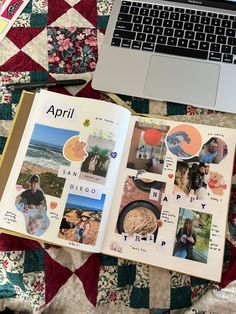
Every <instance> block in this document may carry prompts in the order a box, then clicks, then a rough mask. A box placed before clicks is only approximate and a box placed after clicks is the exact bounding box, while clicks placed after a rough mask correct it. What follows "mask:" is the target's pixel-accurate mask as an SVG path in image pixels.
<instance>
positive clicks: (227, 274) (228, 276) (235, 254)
mask: <svg viewBox="0 0 236 314" xmlns="http://www.w3.org/2000/svg"><path fill="white" fill-rule="evenodd" d="M230 246H231V247H230V263H229V265H228V267H227V269H226V270H225V271H224V272H223V274H222V278H221V283H220V285H219V286H220V288H225V287H226V286H227V285H228V284H229V283H231V282H232V281H233V280H235V279H236V248H235V247H234V245H232V244H230Z"/></svg>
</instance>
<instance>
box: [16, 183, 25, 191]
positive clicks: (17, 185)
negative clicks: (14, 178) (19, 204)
mask: <svg viewBox="0 0 236 314" xmlns="http://www.w3.org/2000/svg"><path fill="white" fill-rule="evenodd" d="M22 189H23V186H22V185H21V184H16V190H17V192H20V191H21V190H22Z"/></svg>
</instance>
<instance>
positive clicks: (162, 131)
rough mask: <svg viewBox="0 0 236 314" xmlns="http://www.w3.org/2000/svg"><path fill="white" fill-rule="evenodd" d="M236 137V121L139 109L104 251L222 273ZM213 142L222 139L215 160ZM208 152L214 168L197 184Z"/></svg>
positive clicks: (197, 272)
mask: <svg viewBox="0 0 236 314" xmlns="http://www.w3.org/2000/svg"><path fill="white" fill-rule="evenodd" d="M235 138H236V136H235V130H234V129H223V128H218V127H208V126H203V125H201V126H200V125H195V126H194V125H191V124H188V123H178V122H174V121H169V120H155V119H147V118H141V117H140V118H138V117H132V118H131V124H130V129H129V138H128V139H127V143H126V147H127V149H126V151H125V155H124V156H123V159H122V160H123V163H122V165H121V169H120V176H119V182H118V184H117V188H116V191H115V193H114V196H115V197H114V200H113V203H112V208H113V211H112V212H111V214H110V219H109V224H108V228H107V232H106V236H105V242H104V246H103V252H104V253H105V254H109V255H114V256H117V257H122V258H127V259H130V260H134V261H138V262H142V263H146V264H151V265H156V266H159V267H163V268H167V269H171V270H174V271H178V272H183V273H187V274H190V275H194V276H197V277H202V278H207V279H210V280H216V281H219V280H220V278H221V270H222V262H223V251H224V243H225V227H226V221H227V211H228V201H229V196H230V190H231V176H232V167H233V160H234V153H235ZM209 143H214V144H215V145H216V143H217V146H218V147H217V153H214V154H213V155H214V159H213V158H211V159H212V160H211V161H210V157H211V156H209V153H208V154H206V149H207V148H206V147H207V146H209ZM203 153H205V155H204V154H203ZM203 155H204V156H205V157H204V158H205V160H204V158H203V157H202V156H203ZM213 155H212V156H213ZM201 160H204V162H205V165H204V167H201V169H202V168H204V172H207V170H206V169H208V170H209V173H208V178H206V176H204V180H205V182H206V183H205V184H204V182H203V181H202V187H201V188H197V186H196V182H197V179H196V178H198V176H197V175H196V174H194V173H193V169H194V167H197V168H198V170H199V171H200V166H201V164H200V161H201ZM226 169H227V171H226ZM199 171H198V172H199ZM205 175H206V174H205ZM194 184H195V185H194ZM203 185H204V187H203ZM181 228H182V229H181ZM178 232H180V233H179V235H181V237H179V236H178ZM185 233H186V234H187V236H188V239H187V240H186V234H185ZM177 238H178V239H179V240H178V241H177ZM184 241H185V242H184ZM177 242H178V243H177ZM191 243H192V245H191ZM181 254H182V255H181ZM180 255H181V256H182V257H180Z"/></svg>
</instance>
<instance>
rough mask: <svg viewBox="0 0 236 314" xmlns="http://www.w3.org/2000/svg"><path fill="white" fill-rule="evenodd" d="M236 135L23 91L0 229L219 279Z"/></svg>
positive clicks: (2, 188)
mask: <svg viewBox="0 0 236 314" xmlns="http://www.w3.org/2000/svg"><path fill="white" fill-rule="evenodd" d="M235 133H236V131H235V130H234V129H230V128H220V127H213V126H206V125H198V124H190V123H182V122H177V121H171V120H169V119H156V118H152V117H146V116H138V115H137V116H136V115H131V113H130V112H129V110H127V109H126V108H123V107H121V106H118V105H116V104H113V103H110V102H106V101H101V100H94V99H86V98H79V97H73V96H66V95H61V94H56V93H53V92H49V91H45V90H42V91H41V92H40V93H36V95H35V96H34V95H32V94H30V93H27V92H24V93H23V95H22V97H21V101H20V104H19V106H18V112H17V115H16V118H15V123H14V127H13V129H12V133H11V136H9V139H8V142H7V145H6V149H5V152H4V154H3V158H2V162H1V165H0V173H1V182H0V198H1V201H0V227H1V228H2V230H3V231H5V232H14V233H15V234H18V235H19V236H28V237H31V238H35V239H37V240H41V241H45V242H50V243H54V244H56V245H60V246H68V247H71V248H75V249H80V250H85V251H89V252H102V253H105V254H108V255H113V256H117V257H122V258H126V259H130V260H135V261H138V262H142V263H146V264H150V265H155V266H159V267H164V268H167V269H171V270H175V271H179V272H183V273H187V274H190V275H193V276H197V277H203V278H207V279H210V280H215V281H220V279H221V272H222V263H223V255H224V242H225V229H226V221H227V213H228V203H229V197H230V188H231V177H232V168H233V161H234V153H235V138H236V137H235Z"/></svg>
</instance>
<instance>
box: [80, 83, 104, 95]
mask: <svg viewBox="0 0 236 314" xmlns="http://www.w3.org/2000/svg"><path fill="white" fill-rule="evenodd" d="M76 96H78V97H88V98H93V99H101V98H104V95H103V96H102V94H101V93H100V92H99V91H96V90H95V89H93V88H92V86H91V81H90V82H88V84H86V86H85V87H84V88H83V89H82V90H80V91H79V92H78V94H77V95H76Z"/></svg>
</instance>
